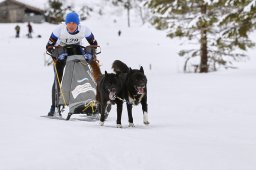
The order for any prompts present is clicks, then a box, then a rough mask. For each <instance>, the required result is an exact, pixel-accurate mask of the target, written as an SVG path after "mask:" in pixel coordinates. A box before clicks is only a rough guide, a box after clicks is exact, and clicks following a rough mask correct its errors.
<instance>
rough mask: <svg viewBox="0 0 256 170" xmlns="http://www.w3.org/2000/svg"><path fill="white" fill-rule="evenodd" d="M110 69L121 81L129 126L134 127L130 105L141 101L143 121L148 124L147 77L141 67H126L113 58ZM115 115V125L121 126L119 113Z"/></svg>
mask: <svg viewBox="0 0 256 170" xmlns="http://www.w3.org/2000/svg"><path fill="white" fill-rule="evenodd" d="M112 69H113V70H114V72H115V73H117V74H118V76H119V77H120V78H121V80H122V82H123V84H124V85H123V88H122V92H121V93H120V94H122V97H123V98H124V99H125V101H126V104H127V111H128V119H129V127H134V124H133V116H132V105H138V104H139V103H141V105H142V111H143V122H144V124H145V125H148V124H149V121H148V104H147V78H146V76H145V74H144V70H143V67H142V66H141V67H140V69H139V70H137V69H131V68H128V66H127V65H126V64H125V63H123V62H122V61H119V60H115V61H114V63H113V64H112ZM117 114H119V115H118V116H117V125H119V126H120V127H121V114H122V111H121V113H120V112H117Z"/></svg>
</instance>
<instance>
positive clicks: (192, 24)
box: [147, 0, 255, 73]
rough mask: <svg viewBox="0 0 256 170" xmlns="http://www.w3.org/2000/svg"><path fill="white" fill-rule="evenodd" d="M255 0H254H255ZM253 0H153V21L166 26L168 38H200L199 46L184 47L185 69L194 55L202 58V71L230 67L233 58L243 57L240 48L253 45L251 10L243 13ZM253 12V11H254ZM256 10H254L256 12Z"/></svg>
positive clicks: (200, 67) (181, 54) (163, 27)
mask: <svg viewBox="0 0 256 170" xmlns="http://www.w3.org/2000/svg"><path fill="white" fill-rule="evenodd" d="M254 1H255V0H254ZM251 2H252V1H251V0H150V1H149V2H148V3H147V6H148V7H149V8H151V9H152V11H153V12H154V18H153V21H152V24H153V25H155V26H156V28H158V29H167V30H168V35H167V36H168V37H170V38H174V37H180V38H187V39H188V40H191V41H194V40H196V39H198V40H199V44H200V48H199V49H184V50H181V51H180V52H179V55H180V56H186V57H187V59H186V62H185V65H184V71H186V69H187V67H188V61H189V60H190V59H191V58H195V57H199V58H200V60H199V61H200V62H199V64H198V65H197V66H196V68H198V69H199V70H197V69H196V71H199V72H200V73H206V72H208V71H215V70H216V69H217V68H216V67H217V66H220V65H222V66H225V67H230V65H231V64H232V61H233V60H239V59H240V58H241V57H244V56H245V54H243V53H242V52H239V53H238V52H235V50H237V49H241V50H246V49H247V48H248V47H252V46H254V43H253V42H252V41H251V40H250V39H249V37H248V32H249V31H250V30H251V29H252V25H251V23H250V22H251V21H252V17H250V15H249V13H251V14H252V12H247V13H245V12H244V9H245V7H248V5H249V4H250V3H251ZM252 11H254V10H252ZM254 12H255V11H254Z"/></svg>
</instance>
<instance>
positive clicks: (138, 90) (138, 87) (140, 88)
mask: <svg viewBox="0 0 256 170" xmlns="http://www.w3.org/2000/svg"><path fill="white" fill-rule="evenodd" d="M135 89H136V90H137V93H138V94H144V93H145V86H136V87H135Z"/></svg>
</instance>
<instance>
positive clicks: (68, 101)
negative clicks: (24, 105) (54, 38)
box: [49, 45, 101, 120]
mask: <svg viewBox="0 0 256 170" xmlns="http://www.w3.org/2000/svg"><path fill="white" fill-rule="evenodd" d="M83 50H84V51H86V53H91V54H92V55H93V56H96V54H99V53H101V49H100V47H99V46H94V45H90V46H86V47H84V46H80V45H67V46H64V47H57V48H55V50H54V52H53V54H52V55H53V56H58V55H59V54H63V53H66V54H67V57H66V65H65V68H64V71H63V76H62V80H60V77H58V74H57V68H56V65H55V63H53V65H54V70H55V74H56V76H55V77H56V78H55V83H54V84H55V107H56V108H57V114H59V115H60V116H62V112H64V108H65V107H66V106H68V108H69V112H68V115H67V117H66V120H69V119H70V117H71V116H72V115H73V114H86V115H87V116H88V117H93V118H98V117H99V111H98V108H97V103H96V82H95V80H94V77H93V75H92V68H91V66H90V65H89V63H88V62H87V61H86V60H85V58H84V56H83V55H84V51H83ZM96 51H97V52H96ZM49 55H51V54H49ZM93 62H95V60H94V61H93ZM60 82H61V83H60Z"/></svg>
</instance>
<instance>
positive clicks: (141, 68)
mask: <svg viewBox="0 0 256 170" xmlns="http://www.w3.org/2000/svg"><path fill="white" fill-rule="evenodd" d="M140 72H142V73H143V74H144V69H143V67H142V66H140Z"/></svg>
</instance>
